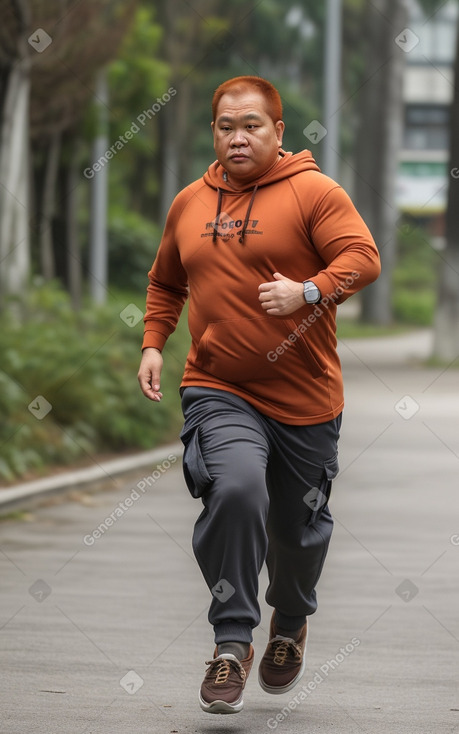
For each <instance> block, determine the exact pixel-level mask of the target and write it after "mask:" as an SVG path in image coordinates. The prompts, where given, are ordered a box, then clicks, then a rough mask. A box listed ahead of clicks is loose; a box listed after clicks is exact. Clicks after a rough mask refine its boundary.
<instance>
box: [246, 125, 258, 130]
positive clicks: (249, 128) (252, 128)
mask: <svg viewBox="0 0 459 734" xmlns="http://www.w3.org/2000/svg"><path fill="white" fill-rule="evenodd" d="M257 127H258V125H253V124H252V123H250V124H249V125H247V130H255V129H256V128H257Z"/></svg>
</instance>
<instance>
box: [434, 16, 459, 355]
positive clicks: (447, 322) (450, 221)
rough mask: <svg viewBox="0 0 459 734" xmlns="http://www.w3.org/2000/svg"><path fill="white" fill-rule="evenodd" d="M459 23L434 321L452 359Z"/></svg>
mask: <svg viewBox="0 0 459 734" xmlns="http://www.w3.org/2000/svg"><path fill="white" fill-rule="evenodd" d="M458 161H459V25H458V32H457V41H456V60H455V63H454V98H453V103H452V107H451V123H450V162H449V168H448V170H449V172H450V176H449V187H448V203H447V209H446V250H445V252H444V253H442V265H441V271H440V278H439V287H438V299H437V310H436V314H435V324H434V345H433V353H434V356H435V357H437V358H438V359H441V360H443V361H447V362H452V361H453V360H454V359H456V358H457V357H458V355H459V177H458V173H459V167H458Z"/></svg>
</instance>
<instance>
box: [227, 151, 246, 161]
mask: <svg viewBox="0 0 459 734" xmlns="http://www.w3.org/2000/svg"><path fill="white" fill-rule="evenodd" d="M230 159H231V160H232V161H236V162H237V161H247V160H248V159H249V156H248V155H245V154H244V153H233V155H230Z"/></svg>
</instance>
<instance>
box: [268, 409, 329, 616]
mask: <svg viewBox="0 0 459 734" xmlns="http://www.w3.org/2000/svg"><path fill="white" fill-rule="evenodd" d="M268 422H269V425H270V449H271V451H270V459H269V463H268V467H267V486H268V491H269V496H270V508H269V514H268V521H267V532H268V538H269V545H268V553H267V566H268V574H269V586H268V590H267V592H266V601H267V602H268V604H270V605H271V606H273V607H275V609H276V610H277V612H278V614H277V617H278V620H281V619H282V616H287V617H298V618H299V619H301V618H304V616H307V615H310V614H313V612H315V610H316V608H317V599H316V590H315V587H316V585H317V582H318V580H319V577H320V574H321V571H322V567H323V564H324V561H325V557H326V554H327V550H328V546H329V542H330V537H331V534H332V529H333V520H332V517H331V514H330V511H329V509H328V498H329V496H330V491H331V484H332V479H333V478H334V477H335V476H336V474H337V472H338V460H337V444H338V438H339V429H340V425H341V416H338V418H335V419H334V420H331V421H328V422H326V423H322V424H318V425H313V426H287V425H285V424H281V423H278V422H276V421H273V420H271V419H268ZM287 622H288V620H285V624H287Z"/></svg>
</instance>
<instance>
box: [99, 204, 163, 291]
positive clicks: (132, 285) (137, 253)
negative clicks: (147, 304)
mask: <svg viewBox="0 0 459 734" xmlns="http://www.w3.org/2000/svg"><path fill="white" fill-rule="evenodd" d="M160 237H161V230H160V229H159V227H157V226H155V225H154V224H152V223H151V222H149V221H148V220H147V219H145V218H144V217H142V216H140V214H137V213H136V212H125V211H123V210H122V209H119V208H116V209H115V208H114V207H113V208H112V211H111V212H110V219H109V224H108V243H109V259H110V274H109V276H110V284H111V285H114V286H117V287H118V288H121V289H124V290H132V291H137V292H138V293H141V292H143V290H144V289H145V278H146V273H148V271H149V270H150V268H151V265H152V262H153V260H154V258H155V255H156V250H157V249H158V245H159V240H160Z"/></svg>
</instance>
